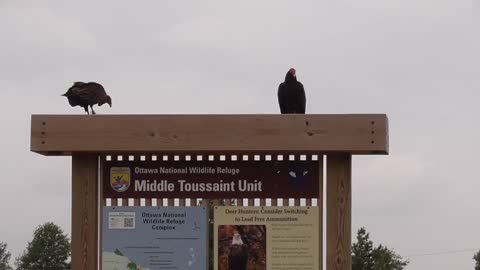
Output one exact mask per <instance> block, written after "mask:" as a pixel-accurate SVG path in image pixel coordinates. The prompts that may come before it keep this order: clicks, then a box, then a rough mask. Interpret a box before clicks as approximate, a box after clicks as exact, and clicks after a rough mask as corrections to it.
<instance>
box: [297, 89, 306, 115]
mask: <svg viewBox="0 0 480 270" xmlns="http://www.w3.org/2000/svg"><path fill="white" fill-rule="evenodd" d="M306 104H307V98H306V97H305V89H304V88H303V84H302V83H301V82H298V106H297V108H298V113H305V108H306Z"/></svg>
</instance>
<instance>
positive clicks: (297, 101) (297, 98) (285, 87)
mask: <svg viewBox="0 0 480 270" xmlns="http://www.w3.org/2000/svg"><path fill="white" fill-rule="evenodd" d="M278 103H279V104H280V112H281V113H282V114H284V113H305V104H306V98H305V90H304V89H303V85H302V83H301V82H299V81H297V77H296V74H295V69H294V68H291V69H290V70H289V71H288V72H287V75H286V76H285V81H284V82H283V83H281V84H280V85H279V86H278Z"/></svg>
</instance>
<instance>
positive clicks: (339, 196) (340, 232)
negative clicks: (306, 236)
mask: <svg viewBox="0 0 480 270" xmlns="http://www.w3.org/2000/svg"><path fill="white" fill-rule="evenodd" d="M351 164H352V156H351V155H350V154H335V155H328V156H327V270H351V269H352V253H351V243H352V236H351V231H352V216H351V212H352V195H351V194H352V181H351Z"/></svg>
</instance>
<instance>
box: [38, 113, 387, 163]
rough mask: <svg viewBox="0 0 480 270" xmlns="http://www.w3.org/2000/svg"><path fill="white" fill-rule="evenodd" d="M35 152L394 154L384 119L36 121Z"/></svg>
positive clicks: (50, 117)
mask: <svg viewBox="0 0 480 270" xmlns="http://www.w3.org/2000/svg"><path fill="white" fill-rule="evenodd" d="M31 150H32V151H33V152H37V153H41V154H45V155H70V154H71V153H75V152H94V153H120V152H124V153H139V152H143V153H146V152H151V153H153V152H164V153H166V152H184V151H185V152H186V151H189V152H223V153H224V152H259V151H264V152H303V153H313V152H315V153H319V152H349V153H353V154H386V153H388V119H387V116H386V115H384V114H358V115H357V114H352V115H348V114H347V115H320V114H305V115H95V116H88V115H32V128H31Z"/></svg>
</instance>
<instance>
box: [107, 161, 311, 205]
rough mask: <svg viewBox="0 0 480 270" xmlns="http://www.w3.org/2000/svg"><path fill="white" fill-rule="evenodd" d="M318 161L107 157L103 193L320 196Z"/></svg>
mask: <svg viewBox="0 0 480 270" xmlns="http://www.w3.org/2000/svg"><path fill="white" fill-rule="evenodd" d="M318 177H319V165H318V162H317V161H104V163H103V192H104V197H105V198H204V199H219V198H318V191H319V188H318V185H319V184H318V183H319V179H318Z"/></svg>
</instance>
